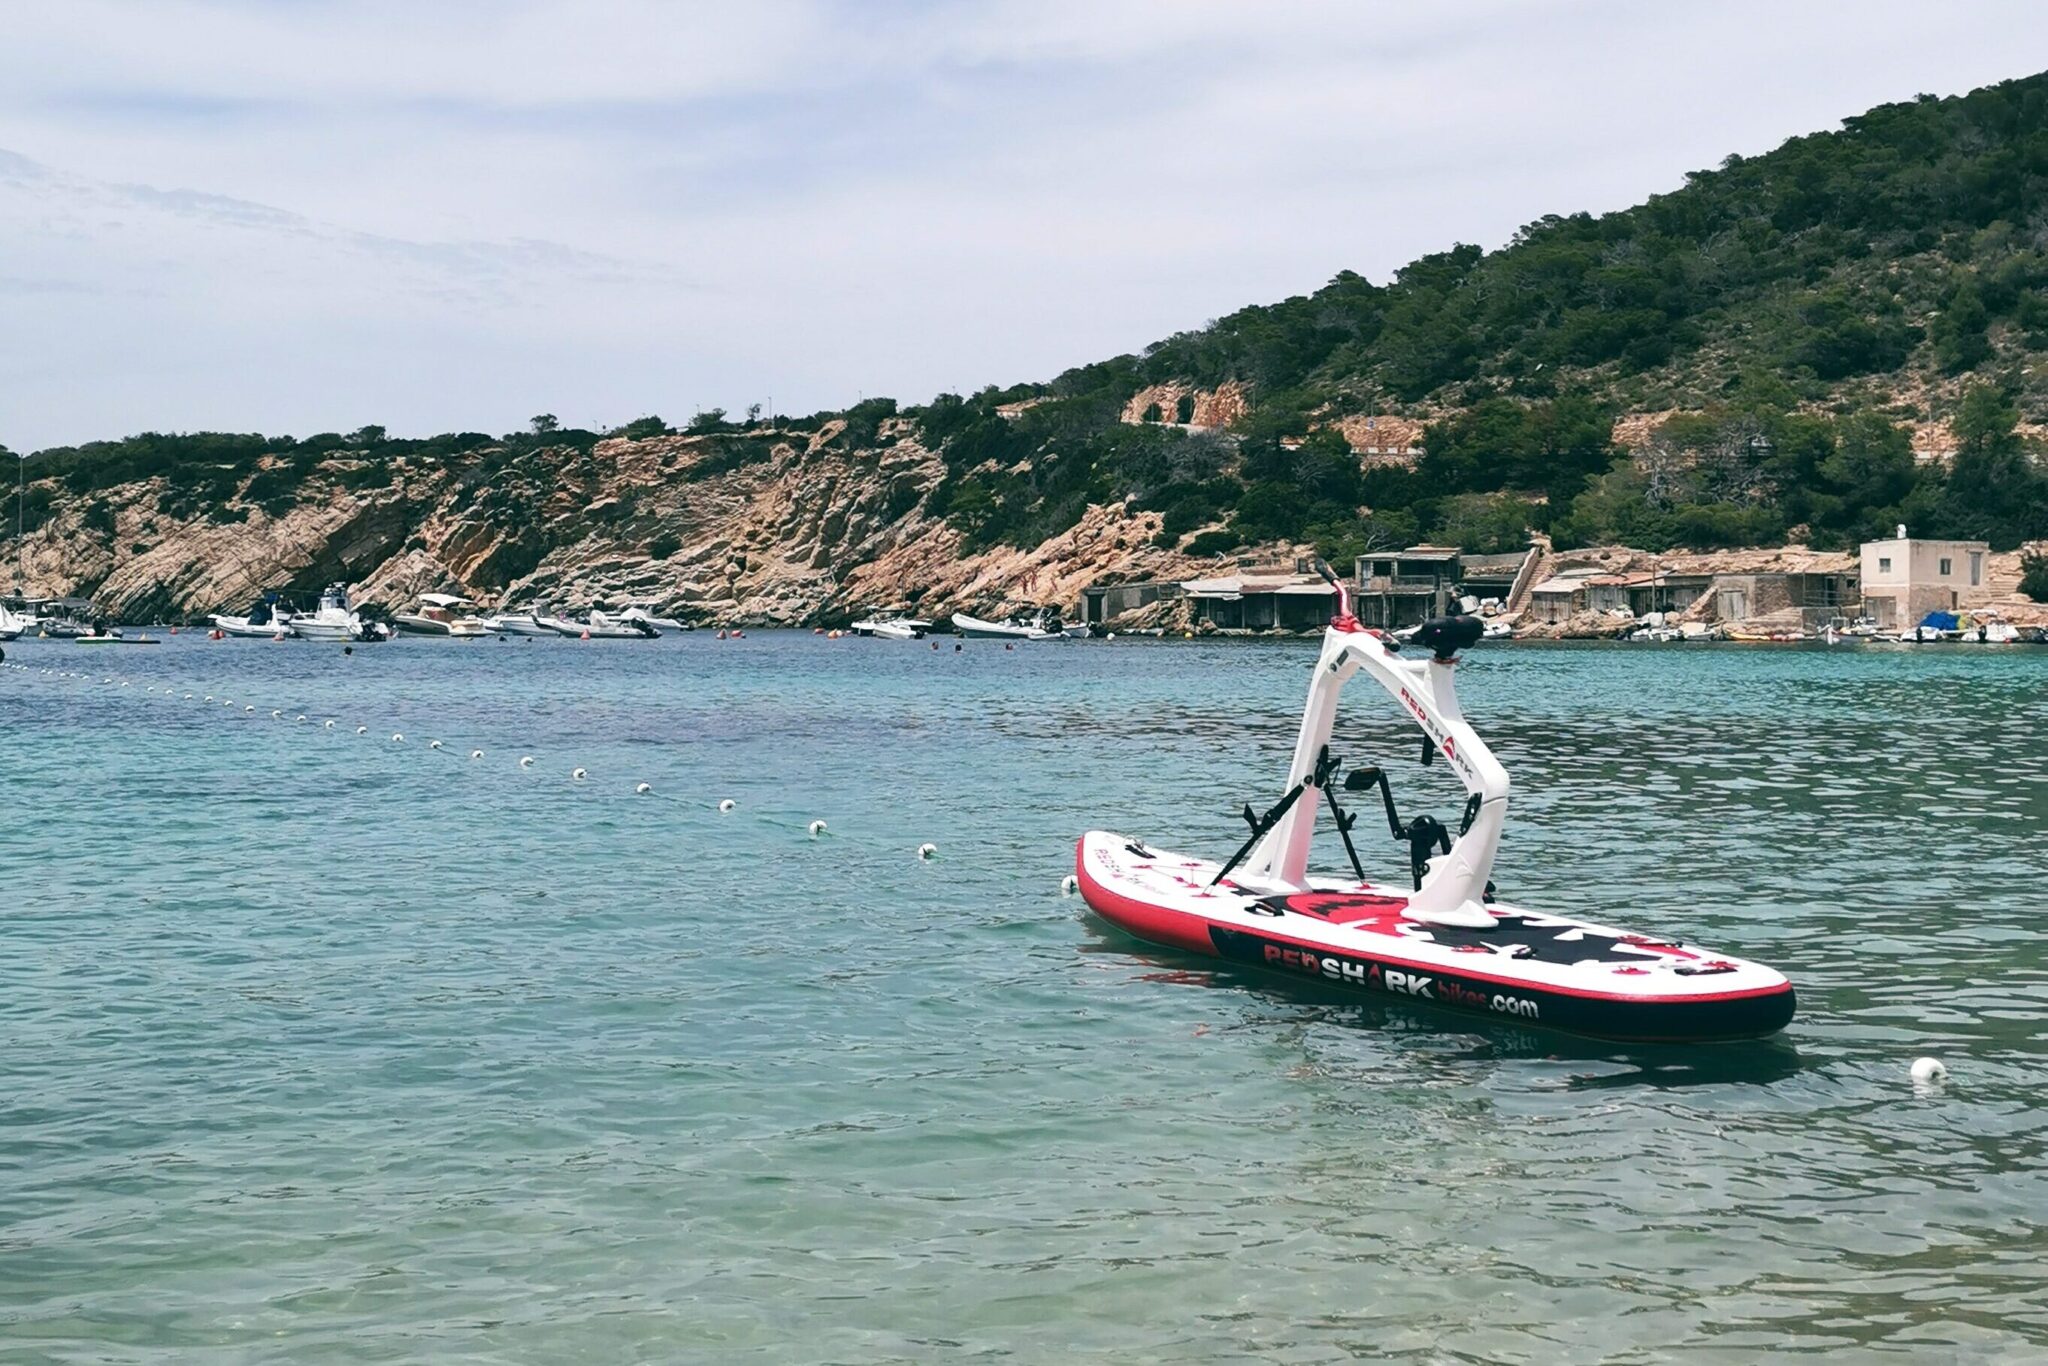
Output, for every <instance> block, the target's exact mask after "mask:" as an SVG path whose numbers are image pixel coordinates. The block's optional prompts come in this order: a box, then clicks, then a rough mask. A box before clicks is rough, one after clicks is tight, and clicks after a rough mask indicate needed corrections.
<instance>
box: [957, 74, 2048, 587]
mask: <svg viewBox="0 0 2048 1366" xmlns="http://www.w3.org/2000/svg"><path fill="white" fill-rule="evenodd" d="M2044 210H2048V77H2044V76H2035V77H2030V78H2028V79H2026V80H2021V81H2011V82H2007V83H2005V84H2002V85H1998V86H1993V87H1989V88H1986V89H1983V90H1979V91H1976V92H1974V93H1972V94H1970V95H1967V96H1963V97H1960V98H1953V99H1945V100H1943V99H1934V98H1932V97H1923V98H1921V99H1918V100H1915V101H1913V102H1912V103H1909V104H1897V105H1886V106H1883V107H1881V108H1878V109H1874V110H1871V111H1870V112H1869V113H1867V114H1864V115H1861V116H1859V117H1856V118H1852V119H1849V120H1847V121H1846V122H1845V124H1844V126H1843V127H1842V128H1841V129H1840V130H1839V131H1835V132H1829V133H1818V134H1814V135H1811V136H1807V137H1799V138H1794V139H1792V140H1791V141H1789V142H1787V143H1786V144H1784V145H1783V146H1782V147H1780V148H1778V149H1777V150H1775V151H1773V152H1771V153H1769V154H1767V155H1764V156H1759V157H1754V158H1741V157H1730V158H1729V159H1728V160H1727V161H1726V162H1725V163H1723V165H1722V166H1721V167H1720V168H1719V169H1718V170H1714V171H1703V172H1698V173H1695V174H1693V175H1690V176H1688V177H1687V178H1686V182H1685V184H1684V186H1683V187H1682V188H1680V189H1677V190H1674V191H1673V192H1671V193H1669V194H1664V195H1658V196H1655V197H1653V198H1652V199H1651V200H1649V202H1647V203H1645V204H1642V205H1639V206H1637V207H1635V208H1632V209H1627V210H1623V211H1621V212H1619V213H1611V214H1606V215H1603V216H1600V217H1593V216H1591V215H1587V214H1575V215H1572V216H1570V217H1549V218H1544V219H1541V220H1539V221H1537V222H1535V223H1532V224H1530V225H1529V226H1528V227H1526V228H1524V229H1523V230H1522V231H1521V232H1520V233H1518V234H1517V235H1516V237H1515V240H1514V241H1513V242H1511V243H1510V244H1509V245H1508V246H1506V247H1505V248H1503V249H1501V250H1499V251H1495V252H1482V251H1480V250H1479V249H1478V248H1477V247H1472V246H1463V245H1461V246H1455V247H1453V248H1451V249H1450V250H1448V251H1445V252H1441V253H1438V254H1436V255H1432V256H1427V257H1424V258H1423V259H1421V260H1419V261H1416V262H1413V263H1412V264H1410V265H1408V266H1406V267H1404V268H1403V269H1401V270H1400V271H1398V272H1397V273H1396V274H1395V277H1394V279H1393V280H1392V281H1391V282H1390V283H1388V284H1386V285H1383V286H1382V285H1375V284H1373V283H1371V282H1370V281H1367V280H1365V279H1363V278H1361V277H1360V276H1357V275H1354V274H1350V273H1348V272H1347V273H1345V274H1342V275H1339V276H1338V277H1337V278H1336V279H1334V280H1332V281H1331V282H1330V283H1329V284H1328V285H1326V286H1325V287H1324V288H1322V289H1320V290H1318V291H1316V292H1315V293H1314V294H1311V295H1308V296H1306V297H1301V298H1294V299H1288V300H1286V301H1284V302H1282V303H1278V304H1271V305H1262V306H1257V307H1252V308H1246V309H1243V310H1241V311H1239V312H1237V313H1233V314H1231V315H1230V316H1229V317H1226V318H1221V319H1218V320H1217V321H1215V322H1213V323H1211V324H1209V325H1208V326H1207V327H1204V328H1201V329H1199V330H1197V331H1193V332H1186V333H1181V334H1179V335H1177V336H1174V337H1169V338H1167V339H1166V340H1164V341H1162V342H1159V343H1158V344H1156V345H1154V346H1152V347H1150V348H1148V349H1147V350H1146V351H1145V352H1144V354H1142V355H1137V356H1120V357H1118V358H1116V359H1114V360H1110V361H1104V362H1101V363H1099V364H1095V365H1090V366H1085V367H1082V368H1079V369H1075V370H1070V371H1068V372H1066V373H1065V374H1063V375H1061V376H1059V377H1058V378H1057V379H1055V380H1054V381H1052V382H1051V383H1050V384H1047V385H1043V386H1025V387H1022V388H1014V389H1009V390H1002V391H995V390H990V391H985V392H983V393H982V394H979V395H976V396H975V397H974V398H973V399H971V400H961V399H957V398H953V397H950V396H942V397H941V398H940V399H939V400H938V401H936V402H935V403H933V404H932V405H931V406H930V407H929V408H928V409H926V410H925V411H924V412H923V413H922V414H921V415H920V416H921V420H922V421H923V422H924V423H925V424H926V430H927V433H928V435H929V436H930V437H931V438H932V439H935V440H938V441H940V442H942V443H943V445H944V449H945V453H946V457H947V461H948V464H949V466H951V467H952V469H953V470H954V471H955V477H954V478H953V479H952V480H950V481H949V490H948V491H949V492H950V493H951V495H952V498H953V505H952V508H953V510H952V512H951V514H950V515H952V516H953V517H954V518H955V520H956V521H957V522H958V523H959V524H960V525H962V526H963V527H965V528H968V529H970V530H972V531H973V532H974V533H975V534H977V535H980V536H984V537H1000V538H1005V539H1013V540H1019V541H1023V540H1029V539H1032V538H1035V537H1038V536H1042V535H1043V534H1045V533H1046V532H1047V531H1048V530H1050V529H1053V528H1057V527H1058V526H1060V525H1062V524H1064V523H1065V522H1067V521H1069V520H1071V519H1072V518H1073V517H1075V516H1076V515H1078V508H1079V506H1080V505H1081V504H1082V503H1083V502H1084V501H1085V500H1087V499H1090V498H1100V497H1105V496H1118V495H1122V494H1131V495H1135V496H1136V497H1137V498H1139V499H1140V500H1143V501H1144V502H1145V503H1147V504H1148V505H1150V506H1155V507H1158V508H1161V509H1163V510H1165V511H1166V512H1167V514H1168V525H1169V527H1170V528H1178V529H1192V528H1193V527H1195V526H1198V525H1201V524H1203V523H1204V522H1207V521H1210V520H1214V519H1219V518H1220V519H1223V521H1224V526H1223V528H1222V529H1221V530H1220V531H1215V532H1211V533H1209V540H1210V542H1211V544H1213V545H1216V546H1219V547H1222V546H1228V545H1230V544H1234V543H1236V542H1238V541H1258V540H1266V539H1274V538H1297V537H1306V538H1309V539H1315V540H1319V541H1322V542H1324V543H1325V544H1326V546H1328V548H1331V549H1335V548H1337V543H1340V542H1344V541H1347V540H1349V541H1357V540H1360V539H1369V538H1375V537H1385V538H1391V539H1396V540H1398V539H1403V538H1406V537H1410V536H1414V535H1418V534H1431V535H1435V536H1439V537H1442V538H1445V539H1452V540H1465V541H1466V542H1467V543H1468V544H1469V543H1471V541H1472V540H1473V539H1474V538H1477V539H1478V540H1480V541H1485V542H1490V543H1494V542H1503V541H1511V540H1517V539H1519V538H1520V536H1521V534H1522V532H1523V529H1524V527H1525V526H1528V525H1534V526H1537V527H1548V528H1549V529H1550V530H1551V531H1552V532H1553V533H1554V534H1556V535H1558V536H1559V537H1560V538H1562V539H1564V540H1566V541H1571V540H1589V539H1628V540H1631V541H1634V542H1635V543H1638V544H1644V545H1648V546H1651V547H1653V548H1654V547H1658V546H1662V545H1670V544H1678V543H1687V544H1692V545H1697V546H1713V545H1739V544H1757V543H1765V542H1772V541H1777V540H1780V539H1781V538H1783V537H1784V536H1785V535H1786V534H1787V533H1788V532H1792V531H1800V532H1801V534H1804V535H1808V536H1810V537H1811V538H1812V539H1813V540H1814V541H1816V542H1817V543H1821V544H1846V543H1848V542H1850V541H1852V540H1854V539H1855V538H1857V537H1859V536H1861V535H1864V534H1867V533H1869V532H1872V531H1874V530H1877V529H1879V528H1881V527H1885V526H1888V525H1889V524H1890V523H1892V522H1894V521H1897V520H1902V519H1903V520H1907V521H1909V522H1911V523H1912V524H1913V525H1914V526H1915V527H1916V528H1918V529H1921V530H1924V531H1926V532H1928V533H1949V534H1955V535H1970V536H1983V537H1986V538H1988V539H1991V540H1993V541H1995V542H1998V543H2001V544H2010V543H2013V542H2016V541H2018V540H2019V539H2021V538H2023V537H2030V536H2040V535H2044V534H2048V523H2044V520H2043V519H2044V516H2048V490H2044V489H2043V486H2042V483H2041V479H2040V477H2039V475H2038V474H2037V472H2036V468H2037V467H2036V465H2035V463H2034V462H2033V461H2032V460H2031V459H2029V458H2028V453H2027V452H2026V450H2025V443H2024V442H2023V441H2022V440H2021V439H2020V438H2019V437H2018V436H2016V435H2015V434H2014V430H2013V429H2014V427H2015V425H2016V424H2017V423H2018V422H2019V421H2020V419H2021V416H2022V413H2023V412H2024V413H2025V414H2027V415H2029V416H2031V417H2033V418H2035V419H2037V420H2038V419H2040V418H2041V417H2043V416H2048V370H2039V367H2032V366H2031V362H2032V361H2033V360H2034V359H2035V358H2036V357H2037V356H2038V355H2039V354H2040V353H2041V352H2042V351H2043V350H2048V292H2044V287H2048V211H2044ZM2037 370H2038V371H2039V372H2038V373H2036V371H2037ZM1173 381H1183V382H1186V383H1189V384H1193V385H1197V386H1204V387H1210V386H1216V385H1220V384H1223V383H1226V382H1230V381H1240V382H1243V383H1246V384H1249V385H1250V386H1251V387H1252V389H1253V391H1254V393H1255V395H1256V405H1255V411H1254V412H1253V414H1252V415H1251V417H1249V418H1248V419H1247V420H1246V421H1244V422H1243V423H1242V424H1240V426H1241V430H1240V431H1239V432H1238V433H1237V435H1238V436H1239V437H1240V438H1241V440H1242V458H1241V461H1240V462H1239V463H1237V464H1234V465H1233V464H1230V463H1229V462H1227V461H1223V460H1220V459H1219V457H1218V454H1217V452H1216V451H1215V450H1214V449H1213V448H1212V447H1210V446H1208V445H1205V444H1204V443H1203V442H1202V441H1201V440H1200V439H1199V438H1190V437H1187V436H1185V435H1184V434H1182V433H1179V432H1175V431H1171V430H1158V431H1151V432H1139V433H1133V432H1132V431H1131V430H1130V429H1128V428H1122V429H1119V428H1118V427H1117V426H1116V425H1115V424H1116V417H1117V415H1118V413H1119V411H1120V410H1121V408H1122V406H1123V403H1124V400H1126V399H1127V398H1128V397H1129V396H1130V395H1132V394H1134V393H1136V392H1138V391H1139V390H1141V389H1143V388H1146V387H1147V386H1150V385H1154V384H1160V383H1167V382H1173ZM1023 397H1039V398H1042V399H1043V400H1045V401H1044V402H1042V403H1040V404H1039V405H1038V406H1035V407H1032V408H1031V409H1029V410H1028V411H1027V412H1026V413H1024V414H1023V416H1022V417H1021V418H1020V419H1018V420H1016V421H1014V422H1005V421H1004V420H1002V419H1000V418H998V417H997V416H996V415H995V408H996V405H997V404H999V403H1002V402H1006V401H1014V400H1016V399H1019V398H1023ZM1673 409H1677V410H1683V411H1684V412H1685V413H1686V414H1687V416H1686V417H1685V418H1684V419H1683V420H1680V421H1677V422H1671V423H1667V424H1665V426H1664V427H1663V428H1662V430H1661V432H1660V433H1659V439H1658V440H1657V441H1656V442H1655V443H1654V445H1655V449H1652V450H1650V451H1647V452H1640V453H1638V455H1639V458H1638V459H1636V460H1633V461H1630V460H1625V459H1623V458H1622V457H1623V455H1624V453H1623V452H1620V451H1617V450H1615V449H1614V448H1613V447H1612V445H1611V442H1610V432H1611V430H1612V420H1613V418H1614V417H1615V415H1617V414H1619V413H1624V412H1662V411H1667V410H1673ZM1375 411H1377V412H1402V411H1405V412H1409V413H1413V414H1418V415H1421V416H1424V417H1429V418H1433V419H1435V420H1434V421H1433V422H1432V425H1431V426H1430V428H1429V430H1428V435H1427V438H1426V443H1425V444H1426V446H1427V448H1428V456H1427V457H1426V458H1425V459H1424V460H1423V461H1422V462H1421V465H1420V467H1419V468H1418V469H1417V470H1415V471H1414V472H1413V473H1412V474H1406V473H1403V472H1401V471H1375V472H1372V473H1366V472H1363V471H1361V470H1359V469H1358V468H1357V462H1356V461H1348V460H1347V459H1346V458H1345V457H1346V456H1347V455H1348V454H1349V452H1348V449H1347V447H1346V444H1345V443H1344V442H1343V441H1342V440H1341V439H1339V438H1337V436H1336V434H1335V433H1334V432H1328V431H1325V432H1323V433H1321V434H1320V436H1321V439H1320V440H1319V439H1318V437H1317V435H1309V437H1308V440H1307V441H1305V442H1304V443H1302V445H1301V446H1300V448H1299V449H1298V450H1289V449H1287V448H1286V447H1285V446H1283V445H1282V444H1281V439H1282V438H1292V437H1298V436H1302V435H1304V434H1310V433H1315V431H1316V429H1317V428H1318V427H1326V426H1327V425H1328V424H1330V423H1332V422H1334V421H1335V420H1337V419H1340V418H1343V417H1346V416H1351V415H1356V414H1364V413H1369V412H1375ZM1920 420H1941V421H1945V422H1948V423H1949V424H1950V425H1951V427H1952V429H1953V433H1954V436H1955V460H1954V469H1953V471H1952V472H1944V471H1943V470H1942V469H1939V468H1934V469H1918V470H1916V469H1915V467H1914V461H1913V458H1912V453H1911V450H1910V446H1909V442H1908V440H1907V437H1906V433H1905V432H1904V431H1903V430H1901V428H1900V424H1902V423H1906V422H1912V421H1920ZM1292 444H1293V443H1292V442H1291V441H1290V442H1289V443H1288V445H1292ZM1360 506H1363V507H1365V508H1367V509H1369V511H1368V512H1367V513H1366V515H1365V516H1364V517H1363V518H1361V517H1360V516H1359V508H1360Z"/></svg>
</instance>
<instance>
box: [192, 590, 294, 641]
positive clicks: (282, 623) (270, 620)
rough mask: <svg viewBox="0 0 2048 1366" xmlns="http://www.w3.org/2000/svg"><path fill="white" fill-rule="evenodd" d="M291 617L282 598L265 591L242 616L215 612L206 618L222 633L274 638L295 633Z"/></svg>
mask: <svg viewBox="0 0 2048 1366" xmlns="http://www.w3.org/2000/svg"><path fill="white" fill-rule="evenodd" d="M291 617H292V612H291V609H290V608H289V607H287V606H285V604H284V600H283V599H281V598H280V597H278V595H277V594H275V593H265V594H264V595H263V600H262V601H261V602H258V603H257V604H256V605H255V606H254V607H251V608H250V609H249V611H248V613H247V614H246V615H244V616H239V617H231V616H226V615H224V614H222V613H219V612H216V613H214V614H213V615H211V616H209V617H208V618H207V620H208V621H210V622H212V623H213V626H214V629H215V630H217V631H219V632H221V633H222V634H223V635H230V636H243V637H248V638H261V639H263V640H274V639H276V638H277V637H278V636H291V635H296V634H297V630H296V629H295V628H294V627H293V625H292V622H291Z"/></svg>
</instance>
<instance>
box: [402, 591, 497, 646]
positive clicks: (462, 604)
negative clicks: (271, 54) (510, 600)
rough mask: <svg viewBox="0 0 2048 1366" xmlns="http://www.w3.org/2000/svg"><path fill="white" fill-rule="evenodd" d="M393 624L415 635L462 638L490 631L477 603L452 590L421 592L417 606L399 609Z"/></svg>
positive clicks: (469, 637) (468, 638)
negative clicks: (450, 591)
mask: <svg viewBox="0 0 2048 1366" xmlns="http://www.w3.org/2000/svg"><path fill="white" fill-rule="evenodd" d="M391 624H392V625H393V626H396V627H397V628H398V629H399V630H401V631H404V632H405V633H406V634H408V635H415V636H454V637H456V638H457V639H460V640H475V639H477V638H478V637H480V636H487V635H489V634H490V633H491V632H490V629H489V628H488V627H486V626H485V625H484V624H483V621H482V620H481V619H480V618H478V616H477V615H476V604H475V603H473V602H471V601H470V600H469V599H468V598H464V597H457V596H456V595H455V594H453V593H422V594H420V605H419V606H418V608H416V609H415V610H413V611H410V612H400V613H399V614H398V615H397V616H395V617H393V618H392V619H391Z"/></svg>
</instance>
